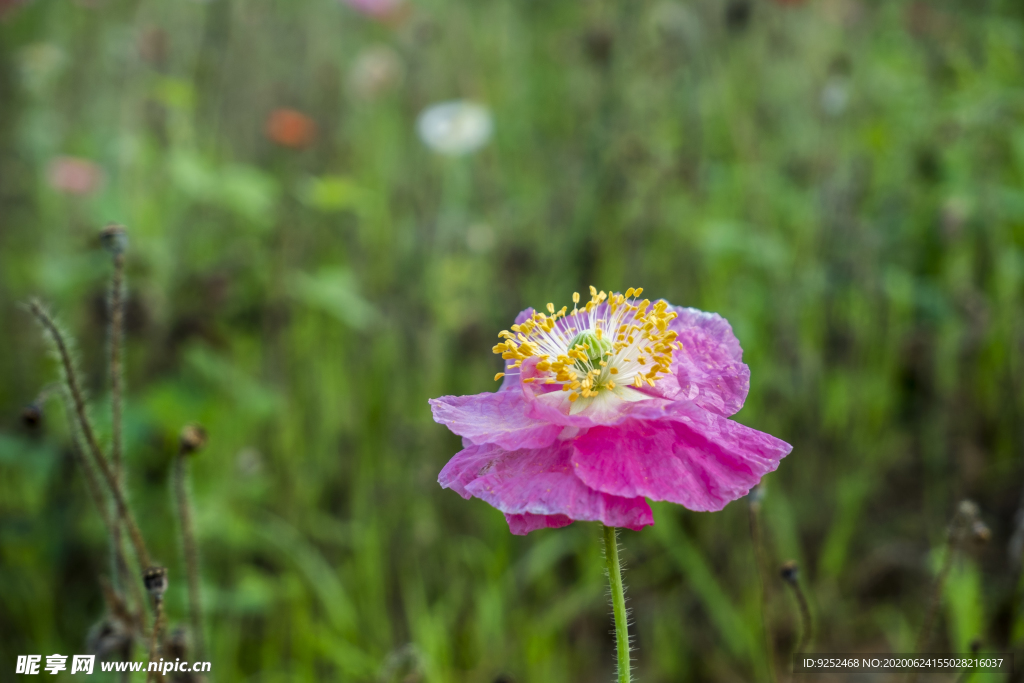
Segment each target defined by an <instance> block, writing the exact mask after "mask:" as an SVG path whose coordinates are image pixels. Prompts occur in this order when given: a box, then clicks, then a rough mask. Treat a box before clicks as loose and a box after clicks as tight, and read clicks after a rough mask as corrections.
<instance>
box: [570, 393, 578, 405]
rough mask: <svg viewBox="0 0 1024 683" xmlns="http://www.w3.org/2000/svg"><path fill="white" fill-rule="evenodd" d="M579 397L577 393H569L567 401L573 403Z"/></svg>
mask: <svg viewBox="0 0 1024 683" xmlns="http://www.w3.org/2000/svg"><path fill="white" fill-rule="evenodd" d="M579 397H580V395H579V394H569V403H575V402H576V399H578V398H579Z"/></svg>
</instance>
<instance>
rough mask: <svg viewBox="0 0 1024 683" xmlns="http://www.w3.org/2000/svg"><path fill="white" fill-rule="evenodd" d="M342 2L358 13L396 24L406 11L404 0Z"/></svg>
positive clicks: (347, 0) (345, 0)
mask: <svg viewBox="0 0 1024 683" xmlns="http://www.w3.org/2000/svg"><path fill="white" fill-rule="evenodd" d="M344 2H345V4H347V5H348V6H349V7H351V8H352V9H354V10H356V11H358V12H362V13H363V14H365V15H367V16H369V17H373V18H374V19H377V20H379V21H384V22H397V21H399V20H401V19H402V18H403V17H404V15H405V14H406V12H407V11H408V7H407V6H406V3H405V0H344Z"/></svg>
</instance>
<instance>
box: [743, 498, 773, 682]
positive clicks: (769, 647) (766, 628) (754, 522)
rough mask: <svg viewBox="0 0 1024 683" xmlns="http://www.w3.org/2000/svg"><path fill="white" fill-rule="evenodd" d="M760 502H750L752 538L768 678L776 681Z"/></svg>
mask: <svg viewBox="0 0 1024 683" xmlns="http://www.w3.org/2000/svg"><path fill="white" fill-rule="evenodd" d="M760 505H761V504H760V503H756V502H752V503H750V506H749V509H750V540H751V541H752V542H753V544H754V563H755V564H756V565H757V580H758V583H759V584H760V588H761V628H762V630H763V632H764V640H765V655H766V657H767V662H766V665H767V666H768V680H769V681H771V683H775V681H776V680H777V677H776V674H775V648H774V642H775V641H774V640H773V638H772V631H771V625H770V624H769V622H768V590H767V587H766V582H765V578H764V576H765V574H764V566H765V559H764V544H763V542H762V539H761V520H760V519H759V518H758V512H759V509H760Z"/></svg>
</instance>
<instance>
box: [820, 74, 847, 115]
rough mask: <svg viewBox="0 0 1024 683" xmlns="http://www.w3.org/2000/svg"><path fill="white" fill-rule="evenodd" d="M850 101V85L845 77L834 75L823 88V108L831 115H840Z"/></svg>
mask: <svg viewBox="0 0 1024 683" xmlns="http://www.w3.org/2000/svg"><path fill="white" fill-rule="evenodd" d="M849 103H850V86H849V83H848V82H847V80H846V79H845V78H841V77H838V76H833V77H832V78H830V79H828V81H827V82H826V83H825V87H823V88H822V89H821V108H822V110H823V111H824V112H825V113H826V114H828V115H829V116H839V115H840V114H842V113H843V112H844V111H846V107H847V105H848V104H849Z"/></svg>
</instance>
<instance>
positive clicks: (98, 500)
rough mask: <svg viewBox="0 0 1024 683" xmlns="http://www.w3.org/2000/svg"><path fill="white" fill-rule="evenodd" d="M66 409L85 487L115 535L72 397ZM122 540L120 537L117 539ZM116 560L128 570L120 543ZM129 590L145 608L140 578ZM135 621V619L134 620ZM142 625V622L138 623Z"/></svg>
mask: <svg viewBox="0 0 1024 683" xmlns="http://www.w3.org/2000/svg"><path fill="white" fill-rule="evenodd" d="M63 399H64V400H63V403H64V409H65V411H66V412H67V416H68V426H69V427H70V428H71V452H72V454H73V456H74V459H75V462H76V463H78V466H79V467H80V468H81V470H82V474H83V476H84V478H85V487H86V489H88V491H89V497H90V498H92V502H93V504H94V505H95V506H96V512H98V513H99V515H100V519H102V520H103V526H104V527H105V528H106V530H107V534H108V535H109V536H111V537H112V538H113V537H114V523H115V520H114V518H112V516H111V514H110V506H109V504H108V500H107V497H106V496H104V495H103V490H102V488H101V486H100V482H99V480H98V479H97V478H96V472H95V471H94V470H93V467H92V465H91V464H90V463H89V460H88V458H86V457H85V454H84V453H82V446H81V444H80V443H79V441H78V437H77V430H76V429H75V416H74V411H73V410H72V408H71V402H70V399H69V398H68V397H67V396H64V397H63ZM116 540H117V541H120V538H117V539H116ZM113 550H114V555H115V562H116V563H117V564H118V565H121V566H122V567H124V568H125V570H127V568H128V558H127V557H125V554H124V546H123V545H122V544H121V543H120V542H117V543H114V545H113ZM128 586H129V591H131V596H132V602H133V603H134V604H135V605H137V606H138V609H139V610H140V611H141V610H143V609H145V608H144V605H145V604H146V603H145V600H144V598H143V597H142V590H141V588H140V586H139V579H138V578H136V579H135V580H134V581H132V580H129V581H128ZM132 623H134V620H133V622H132ZM138 625H139V626H140V627H141V623H140V624H138Z"/></svg>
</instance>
